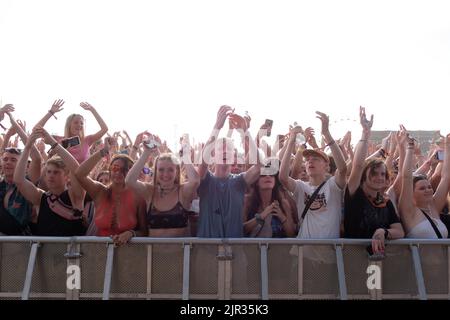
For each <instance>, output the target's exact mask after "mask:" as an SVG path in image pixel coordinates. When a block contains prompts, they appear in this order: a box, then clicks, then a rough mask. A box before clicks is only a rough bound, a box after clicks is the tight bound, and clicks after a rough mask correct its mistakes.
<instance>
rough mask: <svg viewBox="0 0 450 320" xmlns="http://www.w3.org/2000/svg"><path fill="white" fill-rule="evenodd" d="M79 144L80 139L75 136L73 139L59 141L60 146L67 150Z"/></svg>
mask: <svg viewBox="0 0 450 320" xmlns="http://www.w3.org/2000/svg"><path fill="white" fill-rule="evenodd" d="M79 144H80V137H78V136H75V137H70V138H67V139H63V140H62V141H61V145H62V146H63V148H65V149H67V148H70V147H74V146H77V145H79Z"/></svg>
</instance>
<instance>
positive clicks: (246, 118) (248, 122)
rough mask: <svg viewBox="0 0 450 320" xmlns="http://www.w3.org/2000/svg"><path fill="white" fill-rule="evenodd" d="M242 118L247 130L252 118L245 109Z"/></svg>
mask: <svg viewBox="0 0 450 320" xmlns="http://www.w3.org/2000/svg"><path fill="white" fill-rule="evenodd" d="M244 120H245V123H246V125H247V130H248V129H249V128H250V122H251V121H252V118H251V117H250V115H249V114H248V112H247V111H245V116H244Z"/></svg>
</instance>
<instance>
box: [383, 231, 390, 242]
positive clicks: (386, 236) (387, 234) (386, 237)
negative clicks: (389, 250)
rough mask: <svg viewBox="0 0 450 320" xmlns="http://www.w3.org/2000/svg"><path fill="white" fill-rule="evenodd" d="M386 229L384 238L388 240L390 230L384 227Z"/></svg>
mask: <svg viewBox="0 0 450 320" xmlns="http://www.w3.org/2000/svg"><path fill="white" fill-rule="evenodd" d="M383 229H384V239H385V240H387V239H388V237H389V230H388V229H387V228H383Z"/></svg>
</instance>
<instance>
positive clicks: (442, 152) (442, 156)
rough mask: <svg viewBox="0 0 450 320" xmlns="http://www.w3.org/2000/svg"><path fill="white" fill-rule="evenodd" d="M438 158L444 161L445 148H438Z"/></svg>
mask: <svg viewBox="0 0 450 320" xmlns="http://www.w3.org/2000/svg"><path fill="white" fill-rule="evenodd" d="M436 159H437V160H438V161H444V150H438V152H436Z"/></svg>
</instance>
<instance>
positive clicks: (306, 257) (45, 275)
mask: <svg viewBox="0 0 450 320" xmlns="http://www.w3.org/2000/svg"><path fill="white" fill-rule="evenodd" d="M369 244H370V240H355V239H335V240H300V239H249V238H243V239H200V238H134V239H133V240H132V241H131V243H129V244H127V245H125V246H122V247H119V248H115V247H114V245H113V243H112V241H111V239H110V238H100V237H72V238H51V237H0V299H24V300H26V299H68V300H78V299H80V300H82V299H105V300H106V299H184V300H187V299H263V300H266V299H342V300H346V299H422V300H424V299H450V285H449V281H450V275H449V274H450V268H449V266H450V263H449V258H450V254H449V250H450V240H423V239H421V240H418V239H417V240H416V239H402V240H396V241H390V242H388V244H387V246H386V258H385V259H384V260H382V261H369V260H368V257H367V252H366V246H367V245H369ZM75 269H76V270H79V271H80V279H79V280H80V287H75V288H74V287H69V286H67V281H68V277H69V276H70V275H71V274H70V273H68V270H75ZM369 270H378V271H379V272H380V274H379V275H378V276H379V280H380V281H379V283H378V287H377V286H375V287H371V286H368V280H370V279H369V278H370V276H371V274H370V273H369V274H368V271H369ZM375 276H376V275H374V277H375ZM374 279H375V280H376V277H375V278H374ZM376 282H377V281H375V284H376Z"/></svg>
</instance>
